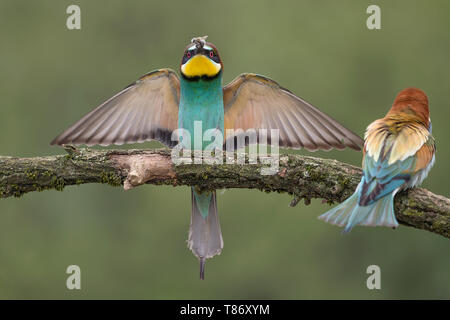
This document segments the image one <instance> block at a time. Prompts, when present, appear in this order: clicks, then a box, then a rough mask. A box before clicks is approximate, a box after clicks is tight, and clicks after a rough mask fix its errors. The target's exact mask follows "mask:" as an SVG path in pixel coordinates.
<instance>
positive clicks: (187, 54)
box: [186, 51, 191, 59]
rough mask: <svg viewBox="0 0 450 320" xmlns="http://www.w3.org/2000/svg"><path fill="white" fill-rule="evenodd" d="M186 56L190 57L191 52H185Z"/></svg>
mask: <svg viewBox="0 0 450 320" xmlns="http://www.w3.org/2000/svg"><path fill="white" fill-rule="evenodd" d="M186 57H187V58H188V59H189V58H190V57H191V53H190V52H189V51H188V52H186Z"/></svg>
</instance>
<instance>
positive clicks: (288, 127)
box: [223, 73, 364, 151]
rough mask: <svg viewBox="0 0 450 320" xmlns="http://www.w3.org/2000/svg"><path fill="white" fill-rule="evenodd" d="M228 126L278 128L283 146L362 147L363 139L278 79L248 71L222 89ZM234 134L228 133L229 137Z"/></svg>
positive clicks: (228, 127)
mask: <svg viewBox="0 0 450 320" xmlns="http://www.w3.org/2000/svg"><path fill="white" fill-rule="evenodd" d="M223 94H224V111H225V119H224V120H225V130H227V129H235V130H237V129H242V130H244V131H245V130H247V129H255V130H256V131H258V130H260V129H269V130H268V133H267V135H268V138H269V139H270V129H279V139H280V140H279V145H280V146H281V147H290V148H297V149H298V148H305V149H307V150H310V151H315V150H318V149H321V150H330V149H332V148H336V149H344V148H345V147H350V148H352V149H355V150H361V147H362V146H363V144H364V141H363V140H362V139H361V138H360V137H359V136H358V135H356V134H354V133H353V132H351V131H350V130H348V129H346V128H344V127H343V126H342V125H341V124H340V123H338V122H337V121H336V120H334V119H332V118H331V117H329V116H328V115H326V114H325V113H323V112H322V111H320V110H318V109H317V108H316V107H314V106H312V105H311V104H309V103H308V102H306V101H304V100H303V99H301V98H299V97H297V96H296V95H294V94H293V93H292V92H290V91H288V90H287V89H284V88H282V87H281V86H280V85H279V84H278V83H276V82H275V81H272V80H270V79H268V78H265V77H263V76H259V75H256V74H250V73H245V74H242V75H240V76H239V77H237V78H236V79H234V80H233V81H232V82H231V83H229V84H228V85H227V86H225V87H224V89H223ZM230 138H233V137H230V136H227V137H226V139H227V140H228V139H230Z"/></svg>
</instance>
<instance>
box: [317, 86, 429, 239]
mask: <svg viewBox="0 0 450 320" xmlns="http://www.w3.org/2000/svg"><path fill="white" fill-rule="evenodd" d="M435 151H436V145H435V142H434V138H433V136H432V134H431V120H430V117H429V110H428V98H427V96H426V94H425V93H424V92H423V91H422V90H419V89H416V88H408V89H405V90H402V91H401V92H400V93H399V94H398V95H397V97H396V98H395V100H394V104H393V105H392V107H391V109H390V110H389V112H388V113H387V114H386V116H385V117H384V118H382V119H378V120H375V121H374V122H372V123H371V124H370V125H369V126H368V127H367V130H366V134H365V145H364V151H363V152H364V156H363V162H362V166H363V176H362V178H361V182H360V183H359V184H358V187H357V188H356V191H355V193H354V194H353V195H352V196H351V197H350V198H348V199H347V200H346V201H344V202H343V203H341V204H340V205H338V206H337V207H335V208H333V209H331V210H330V211H328V212H326V213H324V214H323V215H321V216H320V217H319V219H322V220H324V221H326V222H329V223H332V224H335V225H338V226H341V227H345V228H344V233H346V232H349V231H350V230H351V229H352V228H353V227H354V226H356V225H363V226H386V227H394V228H396V227H397V226H398V223H397V219H396V218H395V214H394V196H395V194H396V193H397V192H398V191H400V190H403V189H407V188H412V187H415V186H417V185H419V184H421V183H422V181H423V180H424V179H425V178H426V176H427V175H428V172H429V171H430V169H431V167H432V166H433V164H434V161H435Z"/></svg>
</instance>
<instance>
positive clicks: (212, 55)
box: [180, 36, 223, 80]
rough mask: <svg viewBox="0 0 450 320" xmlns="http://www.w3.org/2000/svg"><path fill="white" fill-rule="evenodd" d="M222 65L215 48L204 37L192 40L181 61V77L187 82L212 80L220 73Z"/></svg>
mask: <svg viewBox="0 0 450 320" xmlns="http://www.w3.org/2000/svg"><path fill="white" fill-rule="evenodd" d="M222 68H223V65H222V61H221V60H220V56H219V52H218V51H217V48H216V47H215V46H214V45H213V44H212V43H209V42H206V36H205V37H198V38H193V39H192V40H191V43H190V44H189V45H188V46H187V47H186V50H185V51H184V54H183V58H182V59H181V66H180V69H181V75H182V76H183V77H184V78H186V79H189V80H198V79H212V78H215V77H217V76H218V75H219V74H220V73H221V71H222Z"/></svg>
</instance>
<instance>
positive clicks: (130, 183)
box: [0, 148, 450, 238]
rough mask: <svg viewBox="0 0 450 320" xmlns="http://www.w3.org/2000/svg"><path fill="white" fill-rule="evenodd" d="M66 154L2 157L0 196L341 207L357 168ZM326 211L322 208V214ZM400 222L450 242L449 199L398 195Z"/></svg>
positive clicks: (127, 153) (126, 153)
mask: <svg viewBox="0 0 450 320" xmlns="http://www.w3.org/2000/svg"><path fill="white" fill-rule="evenodd" d="M66 150H67V151H68V154H67V155H57V156H45V157H34V158H14V157H0V197H1V198H6V197H11V196H16V197H18V196H21V195H22V194H24V193H27V192H31V191H43V190H48V189H56V190H60V191H61V190H63V188H64V187H65V186H68V185H80V184H84V183H106V184H110V185H113V186H122V185H123V186H124V188H125V189H130V188H133V187H135V186H138V185H140V184H144V183H149V184H156V185H173V186H182V185H185V186H196V187H197V188H199V189H200V190H206V189H222V188H248V189H259V190H261V191H266V192H273V191H276V192H287V193H289V194H292V195H293V200H292V202H291V205H292V206H294V205H296V204H297V203H298V202H299V200H300V199H304V201H305V203H306V204H309V203H310V200H311V199H312V198H320V199H324V200H326V202H328V203H333V202H342V201H343V200H345V199H346V198H347V197H349V196H350V195H351V194H352V193H353V192H354V190H355V188H356V186H357V184H358V182H359V180H360V178H361V169H360V168H358V167H354V166H351V165H348V164H345V163H342V162H338V161H336V160H328V159H320V158H313V157H306V156H299V155H280V166H279V170H278V173H277V174H274V175H261V172H260V169H261V167H262V166H263V165H261V164H256V165H250V164H245V165H237V164H233V165H230V164H220V165H206V164H189V165H179V166H175V165H174V164H173V163H172V161H171V154H170V150H165V149H160V150H90V149H71V148H67V149H66ZM326 209H328V208H327V207H325V206H324V211H326ZM395 212H396V216H397V219H398V221H399V222H400V223H401V224H403V225H407V226H411V227H415V228H418V229H424V230H428V231H430V232H433V233H436V234H439V235H442V236H444V237H447V238H450V199H447V198H445V197H443V196H439V195H435V194H433V193H431V192H430V191H428V190H425V189H421V188H415V189H412V190H408V191H405V192H402V193H400V194H398V195H397V196H396V199H395Z"/></svg>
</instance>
